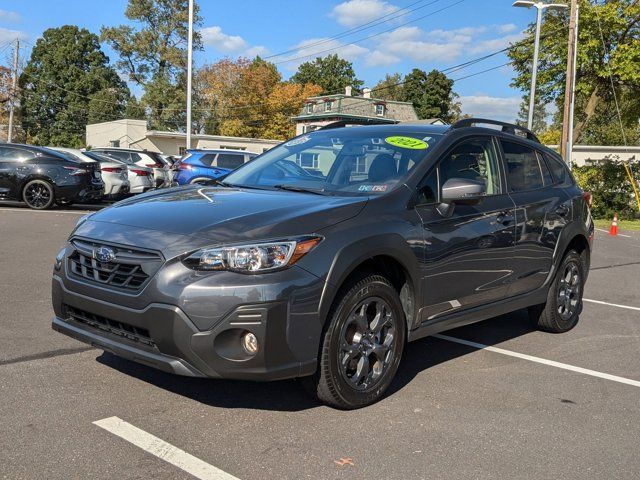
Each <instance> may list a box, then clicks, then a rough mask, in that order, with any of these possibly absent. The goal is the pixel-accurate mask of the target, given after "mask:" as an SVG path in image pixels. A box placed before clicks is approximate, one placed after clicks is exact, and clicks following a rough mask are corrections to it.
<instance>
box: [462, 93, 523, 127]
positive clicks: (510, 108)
mask: <svg viewBox="0 0 640 480" xmlns="http://www.w3.org/2000/svg"><path fill="white" fill-rule="evenodd" d="M459 100H460V103H461V104H462V113H465V114H468V115H472V116H474V117H482V118H494V119H496V120H504V121H508V122H513V121H514V120H515V119H516V117H517V116H518V110H519V108H520V102H521V101H522V98H520V97H491V96H489V95H468V96H461V97H460V98H459Z"/></svg>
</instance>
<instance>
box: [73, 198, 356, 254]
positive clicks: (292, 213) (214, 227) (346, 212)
mask: <svg viewBox="0 0 640 480" xmlns="http://www.w3.org/2000/svg"><path fill="white" fill-rule="evenodd" d="M366 202H367V198H366V197H333V196H321V195H314V194H308V193H298V192H283V191H273V190H253V189H252V190H249V189H236V188H223V187H202V186H193V187H178V188H169V189H163V190H159V191H156V192H150V193H147V194H144V195H140V196H137V197H134V198H132V199H129V200H125V201H123V202H119V203H117V204H115V205H113V206H111V207H109V208H106V209H104V210H101V211H99V212H96V213H94V214H92V215H91V216H90V218H89V219H88V220H87V222H85V224H83V225H82V227H81V228H79V229H78V230H77V231H76V234H78V235H83V236H88V237H94V238H101V239H102V240H105V241H108V240H109V238H108V236H109V232H110V231H111V232H114V233H115V232H116V231H119V232H120V231H122V229H121V228H116V227H117V226H122V227H131V228H132V229H133V230H130V231H131V236H132V237H134V238H131V240H133V241H127V242H126V243H129V244H132V245H139V246H144V247H149V248H156V249H157V248H161V249H164V248H165V247H168V246H169V245H172V244H173V245H174V246H175V244H176V242H177V243H179V244H181V247H180V248H182V249H183V248H184V244H185V243H188V242H186V241H185V240H186V239H184V236H188V237H190V238H191V239H192V240H193V245H192V246H193V247H194V248H197V247H199V246H201V245H204V244H222V243H232V242H233V243H235V242H244V241H251V240H263V239H275V238H284V237H289V236H296V235H302V234H311V233H314V232H317V231H319V230H321V229H323V228H325V227H328V226H331V225H334V224H336V223H339V222H341V221H344V220H347V219H349V218H351V217H353V216H355V215H357V214H358V213H359V212H360V211H361V210H362V208H363V207H364V205H365V204H366ZM91 224H92V225H91ZM142 232H145V233H144V234H143V233H142ZM163 233H164V234H165V235H163ZM177 237H181V240H180V241H178V238H177ZM143 238H144V239H146V240H145V241H143V240H142V239H143ZM136 239H137V240H139V241H140V242H138V241H137V240H136ZM111 241H114V240H113V239H112V240H111ZM141 243H145V245H142V244H141ZM148 243H154V245H153V246H152V245H149V244H148ZM170 250H171V249H170Z"/></svg>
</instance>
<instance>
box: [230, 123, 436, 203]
mask: <svg viewBox="0 0 640 480" xmlns="http://www.w3.org/2000/svg"><path fill="white" fill-rule="evenodd" d="M440 138H441V135H439V134H431V133H428V134H427V133H425V132H424V131H422V132H420V131H416V129H415V127H414V129H411V128H410V127H407V128H406V129H401V128H398V127H394V128H388V129H382V128H375V129H371V128H364V127H351V128H340V129H329V130H318V131H315V132H311V133H308V134H305V135H301V136H299V137H296V138H294V139H293V140H289V141H288V142H285V143H282V144H281V145H279V146H277V147H275V148H273V149H271V150H269V151H268V152H266V153H264V154H262V155H260V156H259V157H257V158H256V159H255V160H253V161H251V162H248V163H246V164H245V165H244V166H242V167H240V168H239V169H238V170H236V171H235V172H232V173H231V174H229V175H228V176H227V177H225V179H224V183H227V184H231V185H234V186H241V187H254V188H273V189H277V188H288V189H292V190H293V189H297V190H309V191H314V192H317V193H318V192H320V193H325V194H334V195H370V194H382V193H384V192H387V191H390V190H391V189H392V188H393V187H394V186H395V185H396V184H397V183H398V181H399V180H400V179H401V178H403V177H404V176H405V175H406V174H407V173H408V172H410V171H411V170H412V169H413V168H415V166H416V165H417V164H418V163H420V162H421V161H422V160H424V158H425V157H426V156H427V152H428V151H429V149H431V148H432V147H433V145H434V144H435V143H437V141H438V140H439V139H440Z"/></svg>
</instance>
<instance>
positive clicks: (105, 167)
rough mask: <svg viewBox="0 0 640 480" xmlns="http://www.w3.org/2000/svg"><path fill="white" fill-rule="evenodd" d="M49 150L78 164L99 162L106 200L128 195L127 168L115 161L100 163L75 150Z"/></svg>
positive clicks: (53, 148)
mask: <svg viewBox="0 0 640 480" xmlns="http://www.w3.org/2000/svg"><path fill="white" fill-rule="evenodd" d="M48 148H50V149H51V150H55V151H57V152H62V153H65V154H67V155H68V156H70V157H72V158H73V159H74V160H77V161H78V162H90V163H93V162H96V161H98V162H100V172H101V174H102V181H103V182H104V196H105V197H107V198H116V197H119V196H122V195H126V194H127V193H129V188H130V183H129V178H128V173H127V166H126V165H124V164H122V163H121V162H116V161H112V160H109V161H100V160H98V159H95V158H91V157H89V156H88V155H86V154H85V152H83V151H81V150H78V149H76V148H65V147H48Z"/></svg>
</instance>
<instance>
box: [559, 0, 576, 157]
mask: <svg viewBox="0 0 640 480" xmlns="http://www.w3.org/2000/svg"><path fill="white" fill-rule="evenodd" d="M577 13H578V1H577V0H571V10H570V14H569V15H570V16H569V43H568V47H569V48H568V52H567V80H566V84H565V88H564V110H563V114H562V138H561V140H560V155H561V156H562V158H564V160H565V162H567V164H570V163H571V158H570V155H571V152H570V151H568V150H569V142H570V140H569V137H570V136H571V135H573V132H571V131H570V127H571V123H572V122H571V120H570V117H571V102H572V98H573V85H574V77H575V74H576V40H577V35H576V34H577V32H576V17H577ZM571 140H573V139H571Z"/></svg>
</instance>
